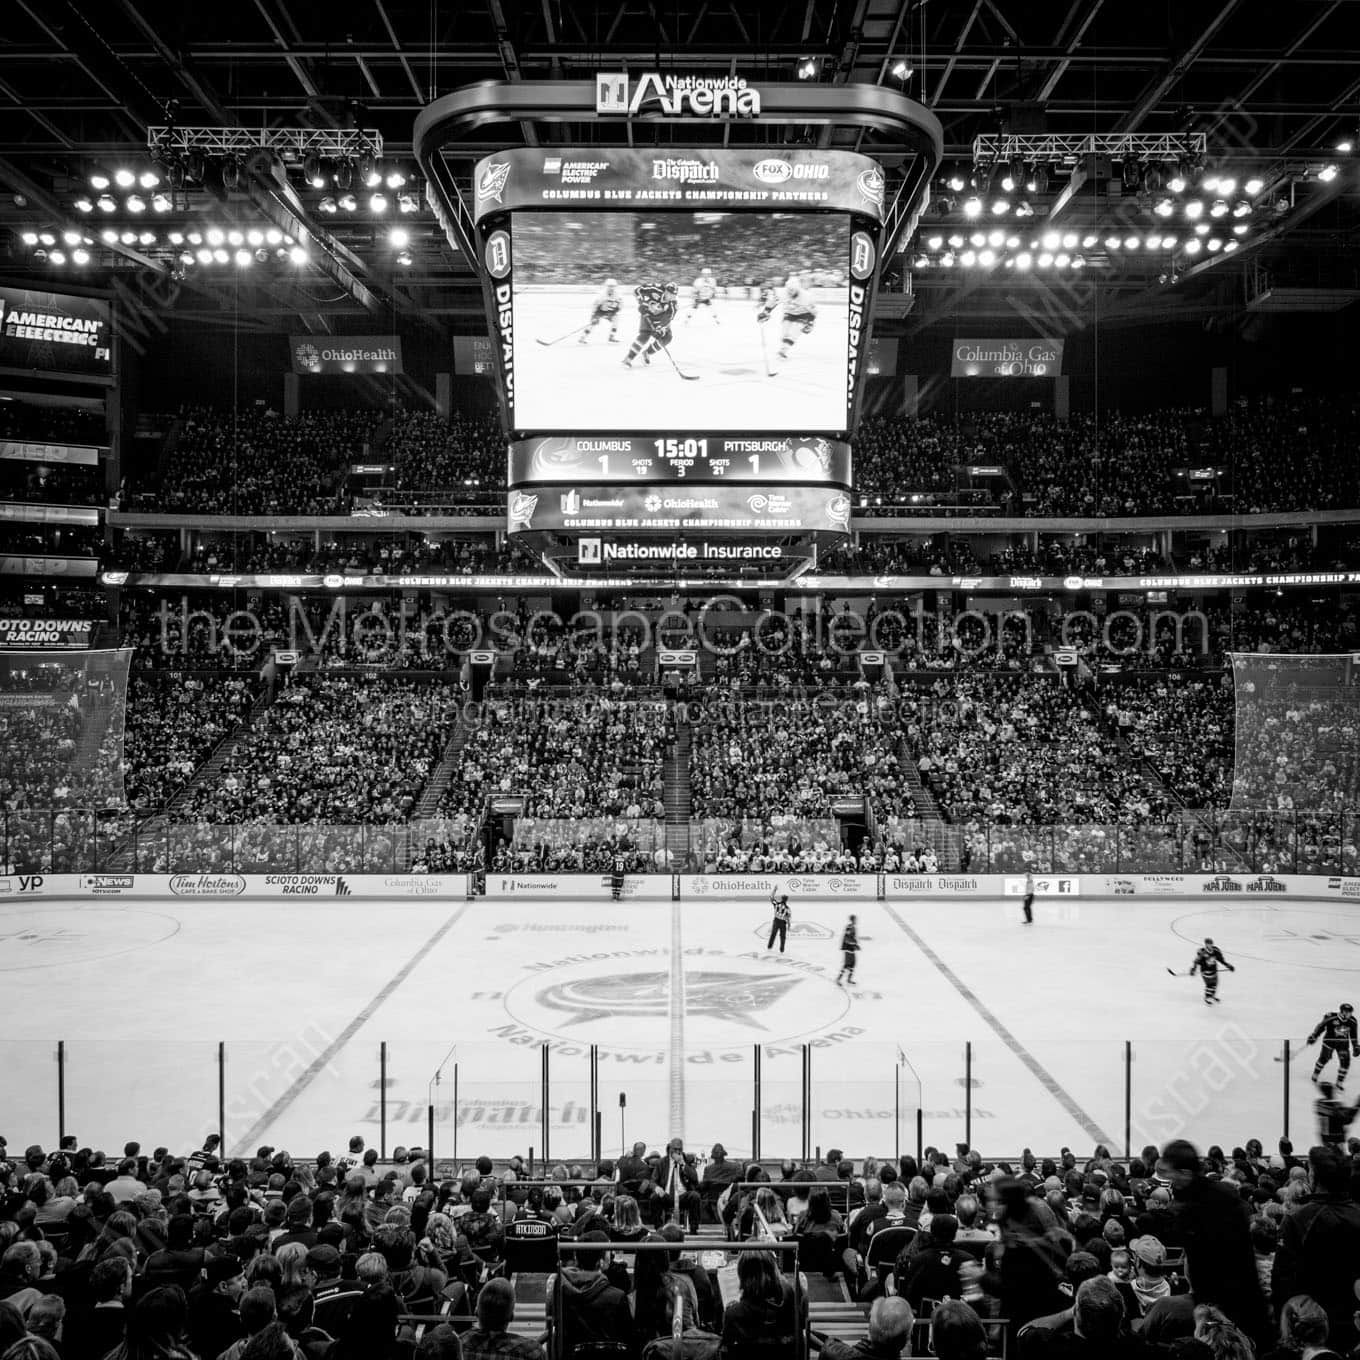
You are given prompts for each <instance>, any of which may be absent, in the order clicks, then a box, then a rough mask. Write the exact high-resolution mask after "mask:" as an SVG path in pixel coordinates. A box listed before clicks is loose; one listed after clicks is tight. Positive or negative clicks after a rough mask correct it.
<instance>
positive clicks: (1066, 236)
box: [1062, 231, 1077, 250]
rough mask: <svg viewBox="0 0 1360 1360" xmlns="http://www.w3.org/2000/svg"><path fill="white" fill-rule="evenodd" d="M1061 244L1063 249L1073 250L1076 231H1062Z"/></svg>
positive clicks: (1075, 242)
mask: <svg viewBox="0 0 1360 1360" xmlns="http://www.w3.org/2000/svg"><path fill="white" fill-rule="evenodd" d="M1062 244H1063V249H1064V250H1073V249H1075V247H1076V244H1077V233H1076V232H1075V231H1067V232H1064V233H1063V238H1062Z"/></svg>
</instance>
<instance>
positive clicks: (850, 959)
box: [836, 916, 859, 987]
mask: <svg viewBox="0 0 1360 1360" xmlns="http://www.w3.org/2000/svg"><path fill="white" fill-rule="evenodd" d="M858 955H859V928H858V927H857V926H856V925H855V918H854V917H853V916H852V917H851V918H850V920H849V921H848V922H846V926H845V929H844V930H843V931H842V932H841V971H840V972H839V973H837V974H836V986H837V987H839V986H840V985H841V978H844V979H845V980H846V982H848V983H849V984H850V985H851V986H852V987H853V986H854V985H855V960H856V958H857V957H858Z"/></svg>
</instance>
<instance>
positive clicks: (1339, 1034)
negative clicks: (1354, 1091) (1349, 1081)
mask: <svg viewBox="0 0 1360 1360" xmlns="http://www.w3.org/2000/svg"><path fill="white" fill-rule="evenodd" d="M1319 1035H1320V1036H1321V1037H1322V1047H1321V1048H1320V1049H1319V1050H1318V1056H1317V1062H1315V1063H1314V1064H1313V1080H1314V1081H1317V1079H1318V1078H1319V1077H1320V1076H1321V1075H1322V1069H1323V1068H1324V1067H1326V1066H1327V1064H1328V1062H1330V1061H1331V1059H1332V1058H1333V1057H1334V1058H1336V1060H1337V1062H1338V1063H1339V1064H1340V1067H1341V1072H1340V1075H1339V1076H1338V1077H1337V1079H1336V1089H1337V1090H1338V1091H1340V1090H1341V1089H1342V1087H1344V1086H1345V1084H1346V1074H1347V1073H1348V1072H1349V1071H1350V1070H1351V1056H1352V1055H1354V1056H1355V1057H1357V1058H1360V1035H1357V1033H1356V1024H1355V1007H1354V1006H1352V1005H1351V1003H1350V1002H1349V1001H1345V1002H1342V1004H1341V1005H1340V1006H1339V1007H1338V1008H1337V1009H1336V1010H1334V1011H1328V1012H1327V1014H1326V1015H1324V1016H1323V1017H1322V1019H1321V1020H1319V1021H1318V1023H1317V1027H1316V1028H1315V1029H1314V1030H1313V1032H1312V1033H1311V1034H1310V1035H1309V1036H1308V1039H1307V1042H1308V1043H1310V1044H1311V1043H1313V1042H1314V1041H1315V1040H1316V1039H1317V1038H1318V1036H1319Z"/></svg>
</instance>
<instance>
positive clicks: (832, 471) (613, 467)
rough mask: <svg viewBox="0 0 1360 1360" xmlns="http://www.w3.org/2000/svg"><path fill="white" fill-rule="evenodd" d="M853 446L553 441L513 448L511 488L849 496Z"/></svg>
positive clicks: (794, 441)
mask: <svg viewBox="0 0 1360 1360" xmlns="http://www.w3.org/2000/svg"><path fill="white" fill-rule="evenodd" d="M850 471H851V468H850V445H849V444H847V443H845V442H844V441H842V440H834V439H825V438H822V437H821V436H819V435H808V436H801V437H800V436H780V437H777V438H760V437H758V436H757V437H746V438H741V437H736V436H704V435H694V434H683V435H599V436H585V435H552V436H545V437H542V438H537V439H520V440H516V441H515V442H513V443H512V444H511V445H510V453H509V467H508V474H507V481H508V484H509V485H510V486H511V487H523V486H552V485H564V484H565V485H575V484H586V485H589V484H600V485H607V484H628V483H634V482H677V481H693V482H756V483H778V484H781V485H789V484H803V485H824V486H838V487H846V488H848V487H849V486H850V484H851V479H850Z"/></svg>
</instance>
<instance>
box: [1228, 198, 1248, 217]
mask: <svg viewBox="0 0 1360 1360" xmlns="http://www.w3.org/2000/svg"><path fill="white" fill-rule="evenodd" d="M1232 214H1233V216H1234V217H1248V216H1250V214H1251V204H1250V203H1248V202H1247V200H1246V199H1245V198H1239V199H1238V200H1237V202H1236V203H1234V204H1233V210H1232Z"/></svg>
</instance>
